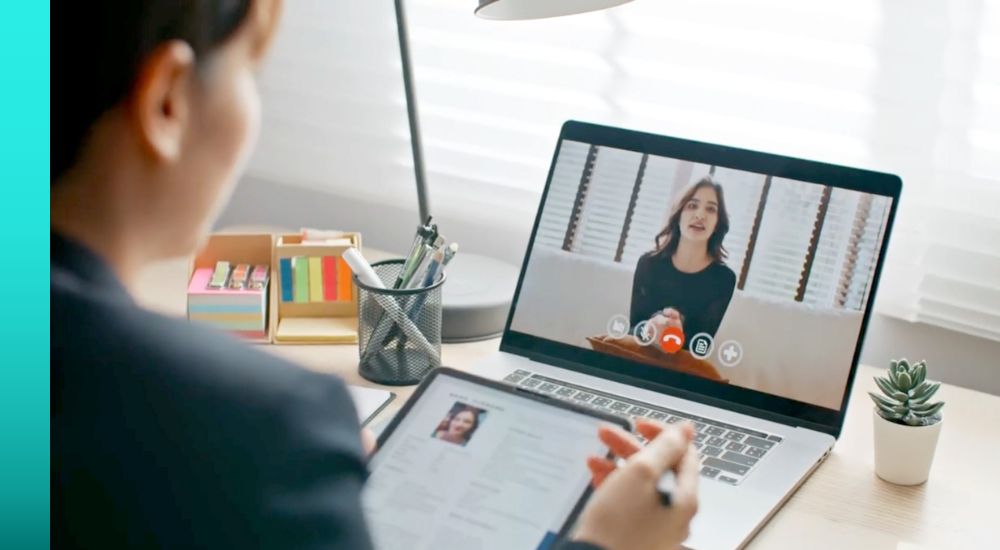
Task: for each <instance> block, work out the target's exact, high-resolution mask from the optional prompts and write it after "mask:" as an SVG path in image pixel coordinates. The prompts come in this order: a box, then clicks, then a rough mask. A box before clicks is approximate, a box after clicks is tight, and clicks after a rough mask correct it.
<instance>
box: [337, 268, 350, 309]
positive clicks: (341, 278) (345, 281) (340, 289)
mask: <svg viewBox="0 0 1000 550" xmlns="http://www.w3.org/2000/svg"><path fill="white" fill-rule="evenodd" d="M351 286H352V282H351V267H350V266H349V265H347V262H346V261H345V260H344V259H343V258H337V299H338V300H341V301H344V302H348V301H350V300H351Z"/></svg>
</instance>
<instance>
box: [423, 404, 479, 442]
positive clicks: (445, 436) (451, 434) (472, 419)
mask: <svg viewBox="0 0 1000 550" xmlns="http://www.w3.org/2000/svg"><path fill="white" fill-rule="evenodd" d="M480 412H481V411H480V410H479V409H477V408H474V407H469V406H468V405H463V406H461V407H455V408H454V410H452V411H451V412H450V413H449V414H448V417H447V418H445V419H444V420H442V421H441V424H440V425H438V427H437V429H435V430H434V438H435V439H440V440H442V441H447V442H449V443H455V444H456V445H462V446H465V444H466V443H468V442H469V440H470V439H472V434H474V433H476V428H478V427H479V414H480Z"/></svg>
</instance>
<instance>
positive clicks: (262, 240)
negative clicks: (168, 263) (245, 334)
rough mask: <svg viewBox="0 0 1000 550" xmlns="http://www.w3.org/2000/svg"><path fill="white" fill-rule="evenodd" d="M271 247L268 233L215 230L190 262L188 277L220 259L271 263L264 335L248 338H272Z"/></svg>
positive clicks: (254, 263) (237, 261)
mask: <svg viewBox="0 0 1000 550" xmlns="http://www.w3.org/2000/svg"><path fill="white" fill-rule="evenodd" d="M273 248H274V236H273V235H271V234H270V233H216V234H213V235H211V236H210V237H209V238H208V242H207V243H206V244H205V246H204V247H202V249H201V250H199V251H198V253H197V255H195V257H194V261H193V262H192V263H191V269H190V270H189V275H188V281H190V280H191V277H192V276H193V275H194V273H195V271H197V270H198V269H201V268H214V267H215V263H216V262H219V261H226V262H230V263H231V264H234V265H235V264H250V265H258V264H265V265H269V266H271V282H270V283H268V292H269V293H270V295H269V296H268V297H267V298H266V299H267V304H268V312H267V315H268V316H269V318H268V319H267V321H266V322H265V323H264V327H265V329H266V332H267V337H266V338H263V339H255V338H247V339H246V340H247V341H250V342H260V343H268V342H270V341H271V336H272V334H273V330H271V326H272V325H271V320H272V319H273V317H274V313H273V312H274V288H275V287H274V267H273V264H272V250H273ZM188 315H189V316H190V313H189V314H188Z"/></svg>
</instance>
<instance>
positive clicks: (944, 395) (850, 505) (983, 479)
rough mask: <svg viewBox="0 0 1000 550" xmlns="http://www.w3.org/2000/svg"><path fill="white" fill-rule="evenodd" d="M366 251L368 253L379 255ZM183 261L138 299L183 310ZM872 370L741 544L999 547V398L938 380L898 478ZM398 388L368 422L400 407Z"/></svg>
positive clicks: (323, 354)
mask: <svg viewBox="0 0 1000 550" xmlns="http://www.w3.org/2000/svg"><path fill="white" fill-rule="evenodd" d="M366 253H367V254H369V255H371V256H373V257H374V258H377V257H378V255H376V254H372V253H371V252H370V251H368V252H366ZM186 285H187V263H186V262H184V261H173V262H165V263H163V264H157V265H155V266H152V267H150V268H149V269H148V270H146V272H144V273H143V275H142V277H141V278H140V280H139V281H138V285H137V290H136V295H137V298H138V299H139V301H140V303H143V304H145V305H146V306H148V307H150V308H152V309H155V310H159V311H163V312H165V313H168V314H173V315H179V316H183V315H184V313H185V305H184V304H185V289H186ZM498 346H499V339H494V340H489V341H485V342H476V343H469V344H449V345H445V346H444V347H443V349H442V359H443V362H444V364H445V365H448V366H451V367H456V368H462V367H464V366H467V365H470V364H472V363H473V362H475V361H476V360H478V359H479V358H481V357H484V356H486V355H487V354H489V353H492V352H493V351H496V349H497V348H498ZM260 349H261V350H264V351H267V352H269V353H275V354H277V355H280V356H282V357H284V358H286V359H290V360H292V361H295V362H298V363H300V364H302V365H304V366H305V367H307V368H310V369H313V370H317V371H321V372H328V373H331V374H335V375H338V376H340V377H341V378H343V379H344V380H346V381H347V382H349V383H352V384H360V385H366V386H373V387H377V386H376V385H375V384H372V383H370V382H368V381H367V380H364V379H363V378H361V377H360V376H359V375H358V372H357V362H358V355H357V354H358V352H357V347H356V346H287V345H286V346H269V345H261V346H260ZM876 372H877V369H874V368H872V367H868V366H864V365H862V366H861V367H860V369H859V372H858V377H857V381H856V383H855V386H854V390H853V392H852V395H851V405H850V407H849V408H848V411H847V419H846V421H845V423H844V430H843V434H842V437H841V438H840V440H839V441H838V442H837V445H836V446H835V447H834V449H833V453H832V454H831V455H830V457H829V458H828V459H827V460H826V462H825V463H824V464H823V465H822V466H820V468H819V469H818V470H817V471H816V472H815V473H814V474H813V475H812V477H811V478H809V480H808V481H806V483H805V484H804V485H803V486H802V488H801V489H799V491H798V492H797V493H795V494H794V495H793V496H792V497H791V498H790V499H789V501H788V503H787V504H786V505H785V506H784V507H783V508H782V509H781V510H780V511H778V513H777V514H776V515H775V517H774V518H773V519H772V520H771V521H770V523H768V524H767V525H766V526H765V527H764V528H763V530H762V531H761V532H760V533H759V534H758V535H757V537H756V538H755V539H754V540H753V541H752V542H751V543H750V545H749V548H767V549H770V548H782V549H784V548H788V549H800V548H810V549H819V548H830V549H834V548H835V549H848V548H865V549H878V550H882V549H886V550H888V549H898V550H911V549H924V548H926V549H930V548H998V547H1000V515H998V513H997V511H996V510H998V509H1000V503H998V502H997V501H996V499H997V498H1000V467H998V465H1000V397H996V396H992V395H988V394H984V393H980V392H976V391H972V390H967V389H963V388H958V387H955V386H949V385H942V386H941V389H940V391H939V392H938V396H939V397H940V398H941V399H943V400H944V401H947V402H948V404H947V405H946V406H945V408H944V415H945V425H944V426H943V428H942V430H941V438H940V441H939V442H938V449H937V455H936V457H935V459H934V466H933V468H932V469H931V475H930V480H929V481H928V482H927V483H926V484H924V485H921V486H918V487H897V486H895V485H891V484H889V483H886V482H884V481H882V480H880V479H878V478H877V477H875V474H874V470H873V460H874V457H873V451H872V418H871V415H872V405H871V400H870V399H869V398H868V396H867V395H866V392H867V391H869V390H873V391H874V390H875V384H874V382H872V377H873V376H874V375H875V374H876ZM390 389H391V390H392V391H394V392H396V393H397V394H399V398H398V399H397V400H396V401H394V402H393V403H392V404H391V405H390V406H389V407H388V408H387V409H386V411H384V412H382V413H381V415H380V416H379V417H377V418H376V420H375V421H376V422H378V421H380V420H382V419H384V418H387V416H388V415H389V414H392V413H394V412H395V411H396V410H398V408H399V407H400V406H401V404H402V403H403V401H405V400H406V398H407V397H409V395H410V393H411V392H412V391H413V388H412V387H393V388H390Z"/></svg>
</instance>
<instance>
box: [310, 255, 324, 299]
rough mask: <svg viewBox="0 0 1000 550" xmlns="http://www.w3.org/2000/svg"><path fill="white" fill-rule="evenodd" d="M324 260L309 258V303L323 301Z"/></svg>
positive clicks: (316, 257)
mask: <svg viewBox="0 0 1000 550" xmlns="http://www.w3.org/2000/svg"><path fill="white" fill-rule="evenodd" d="M322 260H323V258H321V257H319V256H311V257H310V258H309V301H310V302H322V301H323V264H322V263H321V261H322Z"/></svg>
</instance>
